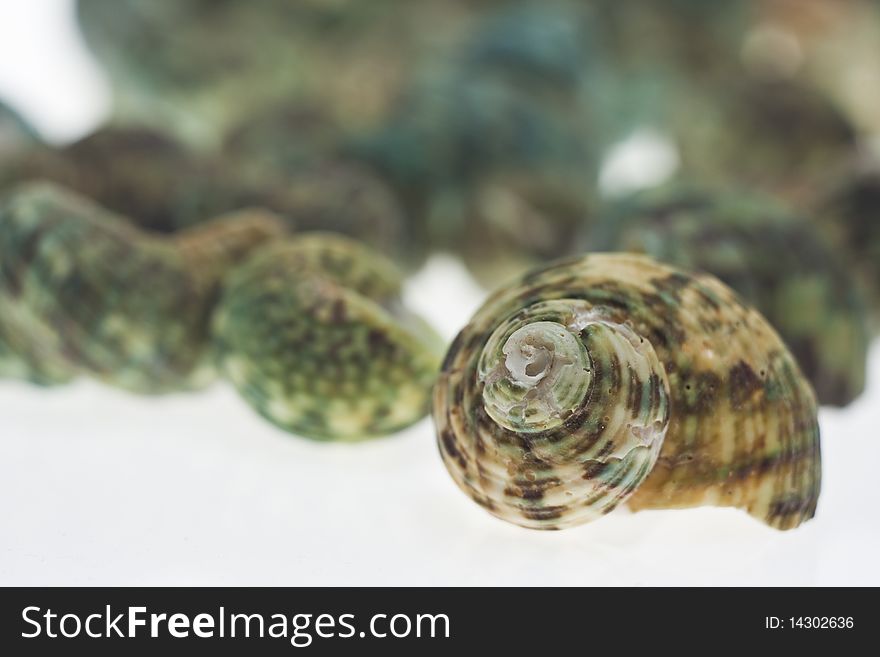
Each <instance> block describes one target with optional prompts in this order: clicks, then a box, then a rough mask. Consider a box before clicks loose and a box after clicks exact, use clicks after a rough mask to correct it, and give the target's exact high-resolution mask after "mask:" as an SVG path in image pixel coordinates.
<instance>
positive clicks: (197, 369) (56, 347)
mask: <svg viewBox="0 0 880 657" xmlns="http://www.w3.org/2000/svg"><path fill="white" fill-rule="evenodd" d="M283 233H284V228H283V226H282V225H281V224H280V223H279V222H278V221H277V220H276V219H275V218H274V217H270V216H267V215H266V214H264V213H256V212H254V213H247V214H244V215H241V214H240V215H237V216H231V217H227V218H223V219H218V220H216V221H214V222H210V223H206V224H204V225H203V226H199V227H197V228H194V229H191V231H183V232H181V233H179V234H178V236H175V237H170V238H169V237H163V236H157V235H151V234H149V233H145V232H143V231H141V230H139V229H138V228H136V227H135V226H133V225H132V224H131V223H130V222H129V221H127V220H126V219H124V218H122V217H120V216H118V215H115V214H113V213H111V212H108V211H107V210H104V209H103V208H101V207H99V206H97V205H95V204H94V203H92V202H90V201H88V200H87V199H85V198H83V197H80V196H78V195H76V194H74V193H72V192H68V191H65V190H63V189H61V188H59V187H56V186H53V185H50V184H48V183H41V184H29V185H25V186H22V187H20V188H18V189H17V190H15V191H14V192H12V193H11V194H10V195H9V196H8V197H7V198H6V199H4V201H3V203H2V205H0V336H2V338H0V341H2V342H4V343H5V344H6V351H7V353H8V354H9V358H8V359H7V365H6V366H5V367H4V371H3V374H6V375H10V376H12V375H15V376H23V377H25V378H28V379H31V380H34V381H36V382H38V383H46V384H48V383H53V382H63V381H65V380H67V379H70V378H72V377H74V376H76V375H79V374H87V375H90V376H93V377H95V378H98V379H101V380H102V381H104V382H106V383H108V384H111V385H116V386H120V387H122V388H126V389H129V390H133V391H137V392H142V393H157V392H166V391H171V390H178V389H187V388H192V387H197V386H199V385H202V384H204V383H205V382H207V381H208V380H209V379H210V378H211V372H212V368H211V367H210V362H209V358H208V356H209V355H210V352H209V351H208V344H209V340H208V328H209V326H208V325H209V319H210V316H211V313H212V311H213V304H214V302H215V297H216V295H217V293H218V290H219V285H220V282H221V279H222V277H223V275H224V274H225V271H226V269H227V268H228V267H230V266H231V265H233V264H234V263H235V262H236V261H238V260H240V259H241V258H242V257H243V256H244V254H246V253H247V252H248V251H250V250H251V249H252V248H254V247H256V246H258V245H260V244H262V243H263V242H265V241H266V240H268V239H270V238H272V237H276V236H278V235H281V234H283Z"/></svg>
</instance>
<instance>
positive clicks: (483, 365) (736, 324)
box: [434, 254, 820, 529]
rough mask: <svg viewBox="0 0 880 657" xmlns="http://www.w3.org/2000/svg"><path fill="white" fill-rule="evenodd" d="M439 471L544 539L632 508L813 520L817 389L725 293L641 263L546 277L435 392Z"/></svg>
mask: <svg viewBox="0 0 880 657" xmlns="http://www.w3.org/2000/svg"><path fill="white" fill-rule="evenodd" d="M434 420H435V423H436V425H437V435H438V443H439V448H440V453H441V455H442V458H443V461H444V463H445V464H446V467H447V468H448V470H449V472H450V474H451V475H452V478H453V479H454V480H455V482H456V483H457V484H458V485H459V486H460V487H461V488H462V489H463V490H464V491H465V492H466V493H467V494H468V495H469V496H470V497H471V498H472V499H474V500H475V501H476V502H477V503H478V504H480V505H481V506H483V507H484V508H485V509H486V510H488V511H489V512H490V513H492V514H494V515H496V516H498V517H499V518H502V519H504V520H508V521H510V522H513V523H516V524H519V525H522V526H524V527H531V528H536V529H559V528H564V527H570V526H573V525H577V524H580V523H583V522H586V521H589V520H592V519H594V518H596V517H598V516H600V515H602V514H604V513H608V512H609V511H611V510H612V509H614V508H615V507H616V506H618V505H620V504H622V503H624V502H628V504H629V506H630V507H631V508H633V509H648V508H674V507H689V506H699V505H706V504H710V505H719V506H736V507H740V508H743V509H745V510H746V511H748V512H749V513H750V514H751V515H753V516H755V517H756V518H759V519H761V520H763V521H764V522H766V523H767V524H769V525H772V526H774V527H777V528H780V529H785V528H790V527H795V526H797V525H799V524H800V523H801V522H803V521H804V520H806V519H808V518H810V517H812V515H813V513H814V510H815V507H816V501H817V499H818V495H819V486H820V460H819V428H818V424H817V419H816V403H815V399H814V396H813V392H812V390H811V389H810V387H809V385H808V384H807V382H806V381H805V380H804V379H803V377H802V376H801V374H800V371H799V369H798V366H797V364H796V363H795V361H794V359H793V358H792V356H791V355H790V354H789V352H788V350H787V349H786V347H785V346H784V345H783V343H782V342H781V340H780V339H779V337H778V336H777V335H776V333H775V332H774V331H773V329H772V328H770V326H769V324H768V323H767V322H766V320H764V319H763V317H761V315H760V314H758V312H757V311H755V310H754V309H752V308H750V307H748V306H745V305H743V304H742V303H741V302H740V301H739V299H738V298H737V296H736V295H735V294H734V293H733V292H732V291H731V290H730V289H729V288H727V287H726V286H725V285H723V284H722V283H720V282H719V281H718V280H717V279H715V278H713V277H711V276H708V275H699V274H698V275H690V274H687V273H685V272H683V271H681V270H679V269H676V268H673V267H669V266H666V265H662V264H660V263H657V262H656V261H654V260H651V259H649V258H646V257H643V256H636V255H618V254H601V255H591V256H587V257H583V258H579V259H575V260H570V261H563V262H559V263H556V264H553V265H550V266H548V267H545V268H543V269H538V270H535V271H533V272H531V273H529V274H527V275H526V276H524V277H522V278H521V279H520V280H518V281H517V282H515V283H513V284H511V285H508V286H506V287H504V288H502V289H500V290H498V291H497V292H496V293H495V294H494V295H493V296H492V297H491V298H490V299H489V300H488V301H487V302H486V304H485V305H484V306H483V307H482V308H481V309H480V310H478V311H477V313H476V315H475V316H474V317H473V319H472V320H471V322H470V324H468V326H466V327H465V328H464V329H463V330H462V331H461V333H460V334H459V335H458V337H457V338H456V339H455V341H454V342H453V344H452V346H451V347H450V349H449V352H448V353H447V355H446V359H445V361H444V364H443V367H442V370H441V375H440V379H439V381H438V384H437V386H436V388H435V393H434Z"/></svg>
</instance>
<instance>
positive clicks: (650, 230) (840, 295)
mask: <svg viewBox="0 0 880 657" xmlns="http://www.w3.org/2000/svg"><path fill="white" fill-rule="evenodd" d="M587 244H588V245H589V246H590V247H591V248H592V249H593V250H596V251H632V252H636V253H645V254H647V255H650V256H652V257H653V258H656V259H657V260H660V261H662V262H666V263H669V264H672V265H675V266H678V267H682V268H684V269H688V270H697V271H704V272H708V273H710V274H713V275H715V276H717V277H718V278H720V279H721V280H722V281H723V282H724V283H726V284H727V285H729V286H730V287H732V288H733V289H734V290H735V291H736V292H737V293H738V294H739V295H740V296H742V297H743V298H744V299H745V300H746V301H747V302H748V303H750V304H752V305H754V306H755V307H756V308H757V309H758V310H759V311H760V312H761V313H762V314H763V315H764V317H766V318H767V320H768V321H769V322H770V324H771V325H772V326H773V327H774V328H775V329H776V330H777V331H778V332H779V334H780V336H781V337H782V339H783V340H784V341H785V343H786V344H787V345H788V347H789V349H790V350H791V352H792V354H793V355H794V356H795V358H796V359H797V361H798V363H799V364H800V367H801V370H802V371H803V372H804V375H805V376H806V378H807V379H808V380H809V381H810V382H811V383H812V385H813V387H814V389H815V390H816V394H817V396H818V399H819V401H820V402H821V403H823V404H832V405H837V406H843V405H846V404H847V403H849V402H851V401H852V400H853V399H854V398H856V397H857V396H858V395H859V394H861V392H862V391H863V390H864V387H865V370H866V363H867V351H868V345H869V342H870V335H869V331H868V314H867V307H866V300H865V298H864V295H863V294H862V290H861V288H860V286H859V284H858V281H857V280H856V278H855V277H854V276H853V274H852V272H851V271H850V270H849V268H848V267H847V265H846V260H845V258H844V257H843V256H842V254H841V253H840V251H839V250H838V249H835V248H834V247H833V245H832V244H830V243H829V242H828V241H827V240H825V239H823V237H822V235H821V233H820V232H819V231H817V230H816V228H815V227H814V226H813V225H812V224H811V223H810V222H809V221H808V220H807V219H805V218H803V217H798V216H797V215H796V214H795V213H794V212H793V211H790V210H788V209H786V208H785V207H783V206H780V205H778V204H777V203H776V202H775V201H771V200H768V199H766V198H762V197H759V196H754V195H749V194H742V193H735V192H722V191H709V190H705V189H703V190H700V189H696V188H693V187H681V186H678V187H675V186H673V187H669V188H665V189H660V190H656V191H650V192H645V193H642V194H638V195H636V196H634V197H632V198H629V199H626V200H624V201H621V202H619V203H618V204H617V205H616V206H615V207H612V208H609V209H608V210H607V212H606V214H605V216H604V217H603V219H602V221H601V222H600V225H599V226H598V227H597V230H596V231H595V232H594V234H593V236H592V237H591V238H590V239H589V240H588V242H587Z"/></svg>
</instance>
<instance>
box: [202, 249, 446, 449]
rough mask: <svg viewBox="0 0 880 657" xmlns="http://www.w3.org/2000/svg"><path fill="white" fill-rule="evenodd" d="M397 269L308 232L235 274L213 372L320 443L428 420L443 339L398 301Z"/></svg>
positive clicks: (219, 319)
mask: <svg viewBox="0 0 880 657" xmlns="http://www.w3.org/2000/svg"><path fill="white" fill-rule="evenodd" d="M401 283H402V279H401V275H400V274H399V273H398V271H397V270H396V269H395V268H394V267H393V266H392V265H391V264H390V263H389V262H388V261H386V260H385V259H383V258H381V257H379V256H377V255H375V254H374V253H372V252H371V251H369V250H367V249H366V247H364V246H362V245H360V244H359V243H357V242H354V241H351V240H348V239H346V238H343V237H339V236H335V235H330V234H317V233H315V234H312V235H307V236H304V237H301V238H298V239H296V240H291V241H289V242H285V243H280V244H277V245H273V246H271V247H270V248H268V249H265V250H263V251H261V252H259V253H257V254H256V255H255V256H254V257H253V258H252V259H251V260H249V261H248V262H247V263H246V264H245V265H244V266H243V267H241V268H239V269H238V270H236V271H235V272H234V273H233V274H232V275H231V277H230V279H229V281H228V283H227V286H226V288H225V290H224V294H223V297H222V299H221V301H220V304H219V306H218V312H217V316H216V319H215V323H214V333H215V339H216V345H217V354H218V359H219V363H220V367H221V369H222V370H223V372H224V373H225V374H226V376H227V377H228V378H229V379H230V380H231V381H232V382H233V383H234V384H235V386H236V387H237V388H238V390H239V392H240V393H241V394H242V395H243V396H244V397H245V398H246V399H247V400H248V401H249V402H250V403H251V404H252V405H253V406H254V408H256V409H257V411H258V412H259V413H260V414H262V415H263V416H265V417H266V418H268V419H269V420H270V421H272V422H273V423H275V424H276V425H278V426H280V427H282V428H284V429H286V430H289V431H293V432H295V433H299V434H302V435H306V436H310V437H313V438H318V439H336V440H355V439H359V438H364V437H368V436H374V435H382V434H387V433H390V432H393V431H396V430H399V429H402V428H403V427H405V426H407V425H409V424H412V423H413V422H415V421H416V420H418V419H420V418H421V417H423V416H424V415H425V413H426V412H427V409H428V405H429V397H430V389H431V386H432V384H433V382H434V380H435V378H436V374H437V370H438V366H439V361H440V358H441V356H442V343H441V341H440V339H439V338H438V337H437V336H436V335H435V334H434V333H433V331H432V330H431V329H429V328H428V326H427V325H426V324H425V323H424V322H423V321H422V320H421V319H419V318H418V317H416V316H414V315H412V314H411V313H409V312H408V311H406V310H405V309H404V307H403V305H402V304H401V301H400V288H401Z"/></svg>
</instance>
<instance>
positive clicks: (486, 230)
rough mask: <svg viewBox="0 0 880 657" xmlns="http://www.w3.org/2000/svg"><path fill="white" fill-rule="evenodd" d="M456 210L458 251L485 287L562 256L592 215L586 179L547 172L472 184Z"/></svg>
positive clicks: (590, 189)
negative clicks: (459, 220)
mask: <svg viewBox="0 0 880 657" xmlns="http://www.w3.org/2000/svg"><path fill="white" fill-rule="evenodd" d="M463 205H464V207H463V208H462V209H461V210H460V214H461V216H463V217H464V226H463V227H462V230H461V234H462V239H461V240H460V244H461V246H460V251H461V255H462V257H463V259H464V262H465V264H466V265H467V267H468V269H469V270H470V272H471V273H472V274H473V275H474V276H475V277H476V279H477V280H478V281H479V282H480V283H482V284H483V285H484V286H486V287H490V288H491V287H495V286H496V285H499V284H501V283H503V282H505V281H508V280H510V279H511V278H513V277H514V276H516V275H519V274H522V273H523V272H525V271H527V270H529V269H531V268H532V267H535V266H537V265H539V264H543V263H546V262H549V261H550V260H554V259H556V258H560V257H562V256H569V255H575V254H577V253H580V250H579V248H578V246H579V242H580V241H581V240H583V239H584V237H583V234H584V232H585V231H586V230H587V229H588V228H589V227H590V223H591V220H592V218H593V217H594V215H595V212H596V211H595V206H596V201H595V198H594V188H593V187H592V185H591V184H590V181H589V180H586V181H584V180H580V179H579V178H578V177H577V176H574V175H570V174H558V173H551V172H549V171H526V172H518V173H514V172H507V173H504V174H500V175H496V176H492V177H489V178H487V179H486V180H484V181H482V182H480V183H479V184H478V185H476V186H475V189H473V191H471V192H470V193H469V194H468V196H467V198H466V199H465V200H464V202H463Z"/></svg>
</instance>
